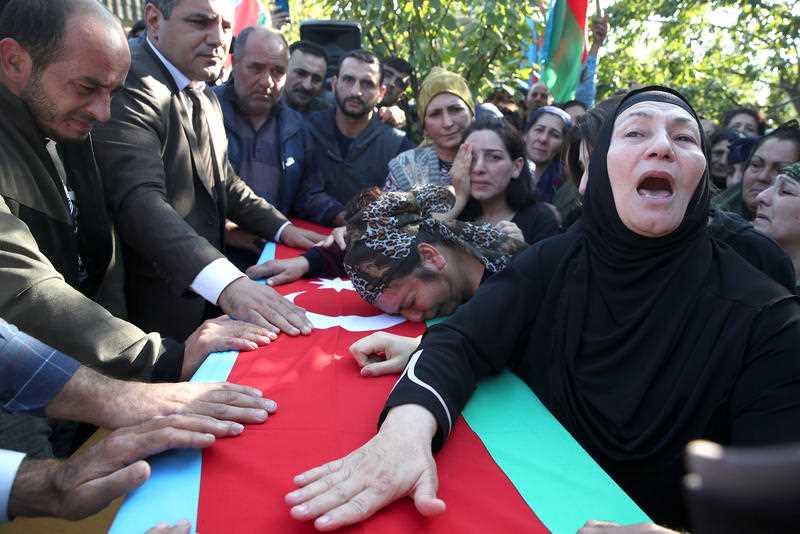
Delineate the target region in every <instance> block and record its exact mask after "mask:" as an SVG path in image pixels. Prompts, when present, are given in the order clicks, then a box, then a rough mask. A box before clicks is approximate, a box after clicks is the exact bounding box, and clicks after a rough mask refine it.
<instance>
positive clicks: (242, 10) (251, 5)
mask: <svg viewBox="0 0 800 534" xmlns="http://www.w3.org/2000/svg"><path fill="white" fill-rule="evenodd" d="M260 13H261V5H260V3H259V0H241V1H240V2H239V5H237V6H236V11H235V13H234V20H233V34H234V35H239V32H240V31H242V30H243V29H245V28H247V27H248V26H253V25H254V24H258V16H259V14H260Z"/></svg>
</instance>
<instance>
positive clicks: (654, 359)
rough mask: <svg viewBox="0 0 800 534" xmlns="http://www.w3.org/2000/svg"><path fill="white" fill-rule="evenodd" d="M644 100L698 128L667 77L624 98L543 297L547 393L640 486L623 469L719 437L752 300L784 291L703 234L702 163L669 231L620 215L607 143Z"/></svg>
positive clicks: (602, 455) (605, 459)
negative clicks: (656, 232)
mask: <svg viewBox="0 0 800 534" xmlns="http://www.w3.org/2000/svg"><path fill="white" fill-rule="evenodd" d="M647 101H654V102H667V103H670V104H674V105H675V106H678V107H680V108H682V109H684V110H686V111H687V112H689V113H690V114H691V115H692V117H694V119H695V121H696V122H697V126H698V128H700V133H701V136H700V137H701V139H702V138H703V137H704V136H703V135H702V126H701V125H700V121H699V120H698V118H697V115H696V114H695V112H694V110H693V109H692V108H691V106H690V105H689V104H688V102H687V101H686V100H685V99H684V98H683V97H682V96H681V95H680V94H678V93H677V92H675V91H673V90H671V89H668V88H665V87H646V88H643V89H640V90H637V91H634V92H632V93H629V94H628V96H626V97H625V98H624V99H623V100H622V101H621V102H620V104H619V106H618V108H617V110H616V112H615V113H614V115H613V117H612V118H611V119H610V120H609V121H608V122H607V123H606V124H604V126H603V129H602V131H601V134H600V138H599V140H598V143H597V145H596V147H595V149H594V151H593V152H592V156H591V160H590V163H589V183H588V190H587V193H586V200H585V209H584V214H583V221H582V226H581V228H580V230H579V232H580V236H579V237H578V238H577V239H576V240H575V241H574V248H573V249H572V250H571V251H570V252H568V253H567V254H566V258H565V260H564V263H563V264H562V265H561V266H559V268H558V269H557V272H559V273H560V274H557V275H556V280H554V282H556V283H554V284H551V285H550V288H551V289H552V292H550V293H549V294H548V295H547V296H546V298H545V301H543V303H542V305H543V309H553V310H554V311H555V313H554V315H553V321H554V324H553V325H552V326H551V328H552V332H553V334H552V337H550V343H551V346H550V347H549V349H550V350H549V351H545V352H546V354H547V355H546V358H547V360H548V362H547V366H546V368H547V370H548V376H547V381H548V382H549V388H548V389H549V391H550V394H551V395H552V398H551V399H549V400H550V402H549V403H548V404H549V405H550V407H551V409H552V410H553V411H554V412H556V415H557V416H558V418H559V419H560V420H561V422H562V423H563V424H564V425H565V426H566V427H567V429H568V430H569V431H570V432H572V433H573V435H575V436H576V437H577V438H578V439H579V441H580V442H581V443H582V444H584V446H585V447H587V449H589V451H590V452H591V453H592V455H593V456H594V457H595V458H596V459H597V460H598V461H600V463H601V465H603V466H604V467H606V468H607V469H610V470H611V471H612V472H613V473H615V474H619V473H620V472H623V473H625V472H627V473H630V474H631V475H632V479H630V480H628V479H626V478H625V477H621V478H618V481H619V482H620V483H621V484H622V485H623V487H624V488H625V489H627V490H628V491H631V492H632V493H634V494H641V492H642V488H641V487H638V488H637V487H636V483H635V482H631V480H635V479H636V477H638V476H639V475H640V474H641V473H642V472H643V471H648V472H650V473H651V474H652V473H653V472H658V471H660V470H674V469H676V466H680V457H681V454H682V451H683V447H684V446H685V444H686V443H687V442H688V441H689V440H690V439H693V438H696V437H700V436H704V437H708V438H711V439H713V438H714V437H717V439H719V440H722V441H724V440H725V438H726V437H725V436H709V434H708V429H709V427H710V426H712V423H711V422H712V420H715V418H716V417H718V416H719V412H718V410H719V408H720V406H721V404H723V403H724V402H725V401H724V399H726V395H728V394H729V392H730V389H731V387H732V384H733V382H734V381H735V379H736V375H737V373H739V372H740V370H741V368H742V362H743V358H744V355H745V350H746V347H745V346H744V345H745V343H744V341H745V340H746V338H747V335H748V332H749V331H750V328H751V326H752V323H753V321H754V318H755V317H756V315H757V310H758V308H759V306H758V305H757V302H756V301H758V300H761V301H764V300H768V299H770V298H773V299H774V298H777V297H776V295H781V290H780V289H778V288H777V285H775V284H772V282H771V281H769V280H768V279H767V278H766V277H764V276H763V275H761V273H759V272H758V271H756V270H755V269H754V268H752V267H751V266H749V265H747V264H746V262H744V260H741V258H739V257H738V256H737V255H736V254H735V253H734V252H733V251H732V249H730V248H728V247H727V246H726V245H723V244H720V243H717V242H716V241H715V240H713V239H712V238H711V237H709V235H708V233H707V231H706V222H707V218H708V203H709V174H708V168H706V171H705V172H704V173H703V176H702V178H701V179H700V181H699V183H698V186H697V188H696V190H695V192H694V195H693V196H692V198H691V200H690V202H689V204H688V206H687V209H686V214H685V216H684V218H683V221H682V222H681V223H680V225H679V226H678V228H677V229H675V230H674V231H673V232H671V233H670V234H668V235H665V236H662V237H656V238H652V237H645V236H641V235H638V234H636V233H634V232H633V231H631V230H630V229H628V228H627V227H626V226H625V224H624V223H623V222H622V220H621V219H620V217H619V215H618V213H617V209H616V206H615V203H614V197H613V194H612V191H611V183H610V180H609V174H608V168H607V164H606V155H607V153H608V150H609V146H610V144H611V138H612V133H613V130H614V122H615V120H616V117H618V116H619V114H620V113H621V112H622V111H624V110H626V109H628V108H629V107H631V106H633V105H634V104H637V103H639V102H647ZM702 148H703V151H704V152H705V153H707V150H706V148H707V147H706V146H705V145H704V144H703V146H702ZM706 159H707V160H708V158H706ZM742 301H747V302H749V303H750V304H753V305H752V306H751V305H748V306H745V307H742V306H740V305H739V303H740V302H742ZM762 304H763V302H762ZM529 372H533V371H532V370H529ZM665 478H667V479H669V480H673V481H677V480H680V477H679V474H678V475H676V476H668V477H665ZM626 482H629V483H626ZM672 489H673V490H674V494H675V495H680V488H679V487H676V488H672ZM645 493H647V492H645ZM642 504H645V507H646V509H648V508H649V509H650V510H653V507H657V506H659V505H661V506H673V505H674V503H671V504H664V503H658V502H656V503H642ZM648 504H650V505H652V506H648ZM673 507H674V506H673ZM678 508H680V505H678ZM655 515H659V514H655Z"/></svg>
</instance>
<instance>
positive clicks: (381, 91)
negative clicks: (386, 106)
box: [378, 82, 386, 103]
mask: <svg viewBox="0 0 800 534" xmlns="http://www.w3.org/2000/svg"><path fill="white" fill-rule="evenodd" d="M384 96H386V84H385V83H383V82H381V84H380V85H379V86H378V102H379V103H380V102H381V101H383V97H384Z"/></svg>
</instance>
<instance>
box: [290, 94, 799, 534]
mask: <svg viewBox="0 0 800 534" xmlns="http://www.w3.org/2000/svg"><path fill="white" fill-rule="evenodd" d="M706 148H707V147H705V146H704V135H703V131H702V127H701V126H700V123H699V120H698V118H697V115H696V114H695V112H694V110H693V109H692V108H691V106H690V105H689V104H688V103H687V102H686V100H685V99H684V98H683V97H682V96H681V95H679V94H678V93H676V92H674V91H672V90H670V89H667V88H662V87H649V88H644V89H641V90H638V91H635V92H632V93H630V94H629V95H627V96H626V97H625V98H624V99H623V100H622V101H621V102H620V103H619V106H618V107H617V109H616V111H615V113H614V114H613V117H612V118H611V119H610V120H608V121H607V123H606V124H604V126H603V130H602V132H601V134H600V138H599V140H598V143H597V145H596V146H595V149H594V151H593V152H592V155H591V159H590V162H589V184H588V191H587V193H586V200H585V211H584V215H583V223H582V225H581V227H580V229H578V230H577V231H574V232H569V233H566V234H563V235H560V236H556V237H553V238H550V239H547V240H544V241H542V242H540V243H537V244H536V245H534V246H532V247H531V248H529V249H528V250H527V251H525V252H523V253H521V254H520V255H518V256H517V258H516V259H515V260H514V262H513V263H512V265H511V266H510V267H508V268H507V269H505V270H504V271H502V272H499V273H497V274H495V275H494V276H492V277H491V278H489V280H487V281H486V282H484V284H483V285H481V287H480V288H479V290H478V291H477V293H476V294H475V296H474V297H473V299H472V300H471V301H469V302H468V303H467V304H465V305H463V306H461V307H460V308H459V309H458V311H457V312H456V313H455V314H454V315H453V316H452V317H451V318H450V319H448V320H447V321H445V322H443V323H440V324H438V325H435V326H433V327H431V328H430V329H429V330H428V333H427V334H426V335H425V337H424V338H423V340H422V344H421V345H420V347H419V349H418V351H417V352H416V353H415V355H414V356H413V357H412V358H411V360H410V362H409V365H408V367H407V368H406V371H405V373H404V374H403V376H402V377H401V379H400V381H399V382H398V383H397V385H396V386H395V388H394V390H393V391H392V393H391V395H390V397H389V400H388V402H387V405H386V408H385V410H384V413H383V416H384V420H383V423H382V427H381V430H380V432H379V433H378V434H377V435H376V436H375V437H374V438H373V439H372V440H370V441H369V442H367V443H366V444H365V445H364V446H363V447H362V448H361V452H362V454H355V455H350V456H348V457H346V458H345V459H344V461H343V462H341V463H340V464H337V465H338V466H339V467H340V468H341V469H343V470H344V471H337V472H335V473H331V474H330V475H326V476H330V477H332V478H331V480H330V481H329V482H330V484H317V485H315V487H323V486H324V487H331V488H332V489H331V490H330V491H332V492H334V493H333V495H336V500H338V502H339V504H341V502H342V500H345V501H346V500H347V499H348V493H347V492H348V490H349V489H350V488H360V489H363V488H364V487H365V486H366V487H369V486H370V485H371V484H372V483H373V482H372V481H370V480H368V478H367V477H368V476H369V475H368V474H369V473H375V472H383V473H386V472H387V471H388V472H391V473H392V482H393V484H394V487H393V488H392V491H382V492H375V493H374V494H375V495H382V496H387V495H392V496H395V497H394V498H396V496H400V495H409V496H412V497H414V500H415V504H416V505H417V508H418V509H419V510H420V511H421V512H422V513H425V514H426V515H433V514H435V513H440V512H441V511H443V509H444V505H443V503H442V502H441V501H440V500H438V499H436V498H435V488H436V484H435V480H436V479H435V465H434V463H433V458H432V457H431V455H430V448H429V447H430V446H431V444H432V445H433V449H434V450H436V449H438V448H439V447H441V446H442V445H443V443H444V441H445V440H446V439H447V436H448V434H449V433H450V430H451V427H452V424H453V423H454V421H455V418H456V417H457V416H458V414H459V413H460V412H461V409H462V408H463V407H464V404H465V403H466V402H467V399H468V398H469V396H470V395H471V393H472V391H473V390H474V389H475V384H476V381H477V380H479V379H481V378H483V377H485V376H487V375H490V374H493V373H496V372H497V371H499V370H500V369H502V368H503V367H509V368H510V369H511V370H513V371H514V372H515V373H516V374H518V375H519V376H520V377H521V378H522V379H523V380H524V381H525V382H526V383H527V384H528V386H529V387H530V388H531V389H532V390H533V392H534V393H536V395H537V396H538V397H539V399H541V401H542V402H543V403H544V404H545V405H546V406H547V408H548V409H549V410H550V411H551V412H552V413H553V415H554V416H555V417H556V418H557V419H558V420H559V421H560V423H561V424H562V425H563V426H564V427H565V428H566V429H567V430H568V431H569V432H570V433H571V434H572V435H573V436H574V437H575V439H576V440H577V441H578V442H579V443H580V444H581V445H582V446H583V447H584V448H585V449H586V450H587V451H588V452H589V453H590V454H591V455H592V457H593V458H594V459H595V460H596V461H597V462H598V463H599V464H600V465H601V466H602V467H603V468H604V469H605V470H606V471H607V472H608V473H609V475H611V477H612V478H614V480H616V481H617V483H619V484H620V486H622V488H623V489H625V490H626V491H627V492H628V494H629V495H630V496H631V497H632V498H633V499H634V500H635V501H636V502H637V503H638V504H639V505H640V506H641V507H642V509H643V510H644V511H645V512H646V513H647V514H648V515H649V516H650V517H651V518H652V519H653V520H655V521H656V522H658V523H662V524H666V525H669V526H672V527H685V526H686V523H687V518H686V514H685V510H684V506H683V503H682V499H681V486H680V483H681V478H682V476H683V474H684V469H683V464H682V454H683V450H684V447H685V446H686V444H687V443H688V442H689V441H691V440H693V439H698V438H705V439H710V440H713V441H717V442H720V443H723V444H732V445H766V444H773V443H782V442H790V441H800V355H798V353H797V347H798V346H800V305H798V303H797V301H796V300H795V298H794V297H792V296H791V295H790V294H789V292H788V291H787V290H786V289H785V288H783V287H782V286H780V285H778V284H777V283H775V282H774V281H772V280H771V279H770V278H768V277H767V276H766V275H764V274H763V273H761V272H760V271H758V270H757V269H755V268H754V267H752V266H751V265H750V264H749V263H747V262H746V261H745V260H743V259H742V258H741V257H740V256H739V255H738V254H736V253H735V252H734V251H733V250H732V249H731V248H729V247H728V246H727V245H725V244H724V243H722V242H720V241H718V240H717V239H716V238H713V237H711V236H710V235H709V233H708V230H707V225H706V222H707V218H708V201H709V188H708V186H709V175H708V160H707V158H706V152H707V150H706ZM421 407H422V408H421ZM423 408H424V409H423ZM420 412H422V414H420ZM502 416H503V415H502V414H498V417H502ZM529 454H536V451H530V452H529ZM377 466H381V467H380V468H378V467H377ZM318 472H319V471H318ZM318 472H317V473H318ZM346 472H349V473H351V475H350V476H349V477H345V476H344V475H343V473H346ZM312 478H319V475H317V476H315V477H306V480H305V482H306V483H307V482H311V479H312ZM354 479H357V480H354ZM380 484H383V486H382V487H383V489H384V490H385V489H386V488H385V485H386V480H385V477H383V478H382V479H381V481H380ZM359 491H360V490H359ZM312 493H314V495H316V493H317V492H312V491H309V492H307V493H303V490H300V492H299V493H298V494H294V495H293V497H292V498H290V499H289V500H290V502H294V503H295V504H299V503H302V502H306V501H307V500H308V499H309V498H311V497H313V496H314V495H311V494H312ZM363 495H364V494H361V496H359V497H358V500H359V501H363V500H364V499H363ZM350 497H352V496H350ZM563 498H565V499H566V498H568V496H563ZM382 499H390V497H375V498H374V499H373V500H374V501H375V502H372V501H370V502H368V503H364V502H359V504H360V506H359V507H358V508H359V509H361V510H363V509H366V510H368V512H369V513H372V512H374V509H375V508H379V507H380V506H383V505H384V504H386V502H383V500H382ZM315 502H319V501H315ZM342 508H346V509H353V508H355V507H342ZM303 510H304V512H303V513H304V514H306V516H307V517H305V518H308V517H316V516H318V515H322V514H323V513H326V512H328V510H321V509H320V510H318V509H317V508H312V509H309V508H308V507H306V508H304V509H303ZM340 510H341V509H340ZM331 514H332V516H333V519H332V520H333V521H334V524H344V522H348V521H349V522H353V521H357V520H359V519H361V518H362V517H359V516H358V514H354V515H347V514H344V515H342V514H341V512H336V511H334V512H331ZM337 514H338V515H337ZM293 515H295V516H296V517H299V514H296V513H293ZM586 519H587V520H588V519H605V518H590V517H587V518H586ZM330 520H331V515H329V516H328V518H327V519H326V524H327V525H328V526H331V523H330ZM337 522H338V523H337Z"/></svg>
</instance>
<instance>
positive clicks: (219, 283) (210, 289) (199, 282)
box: [189, 227, 283, 306]
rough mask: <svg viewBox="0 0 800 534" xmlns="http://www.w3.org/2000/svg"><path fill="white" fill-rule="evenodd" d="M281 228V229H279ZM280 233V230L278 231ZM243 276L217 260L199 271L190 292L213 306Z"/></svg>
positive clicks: (222, 261) (234, 267)
mask: <svg viewBox="0 0 800 534" xmlns="http://www.w3.org/2000/svg"><path fill="white" fill-rule="evenodd" d="M281 228H283V227H281ZM278 232H279V233H280V230H278ZM244 276H245V275H244V273H242V271H240V270H239V269H238V268H236V266H235V265H234V264H232V263H231V262H230V261H228V260H227V259H225V258H217V259H216V260H214V261H212V262H211V263H209V264H208V265H206V266H205V267H203V270H202V271H200V272H199V273H198V274H197V276H196V277H195V278H194V281H193V282H192V285H191V286H189V287H191V288H192V291H194V292H195V293H197V294H198V295H200V296H201V297H203V298H204V299H206V300H207V301H208V302H210V303H211V304H213V305H215V306H216V305H217V301H218V300H219V296H220V294H221V293H222V291H223V290H224V289H225V288H226V287H228V286H229V285H230V284H231V282H233V281H234V280H238V279H239V278H243V277H244Z"/></svg>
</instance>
